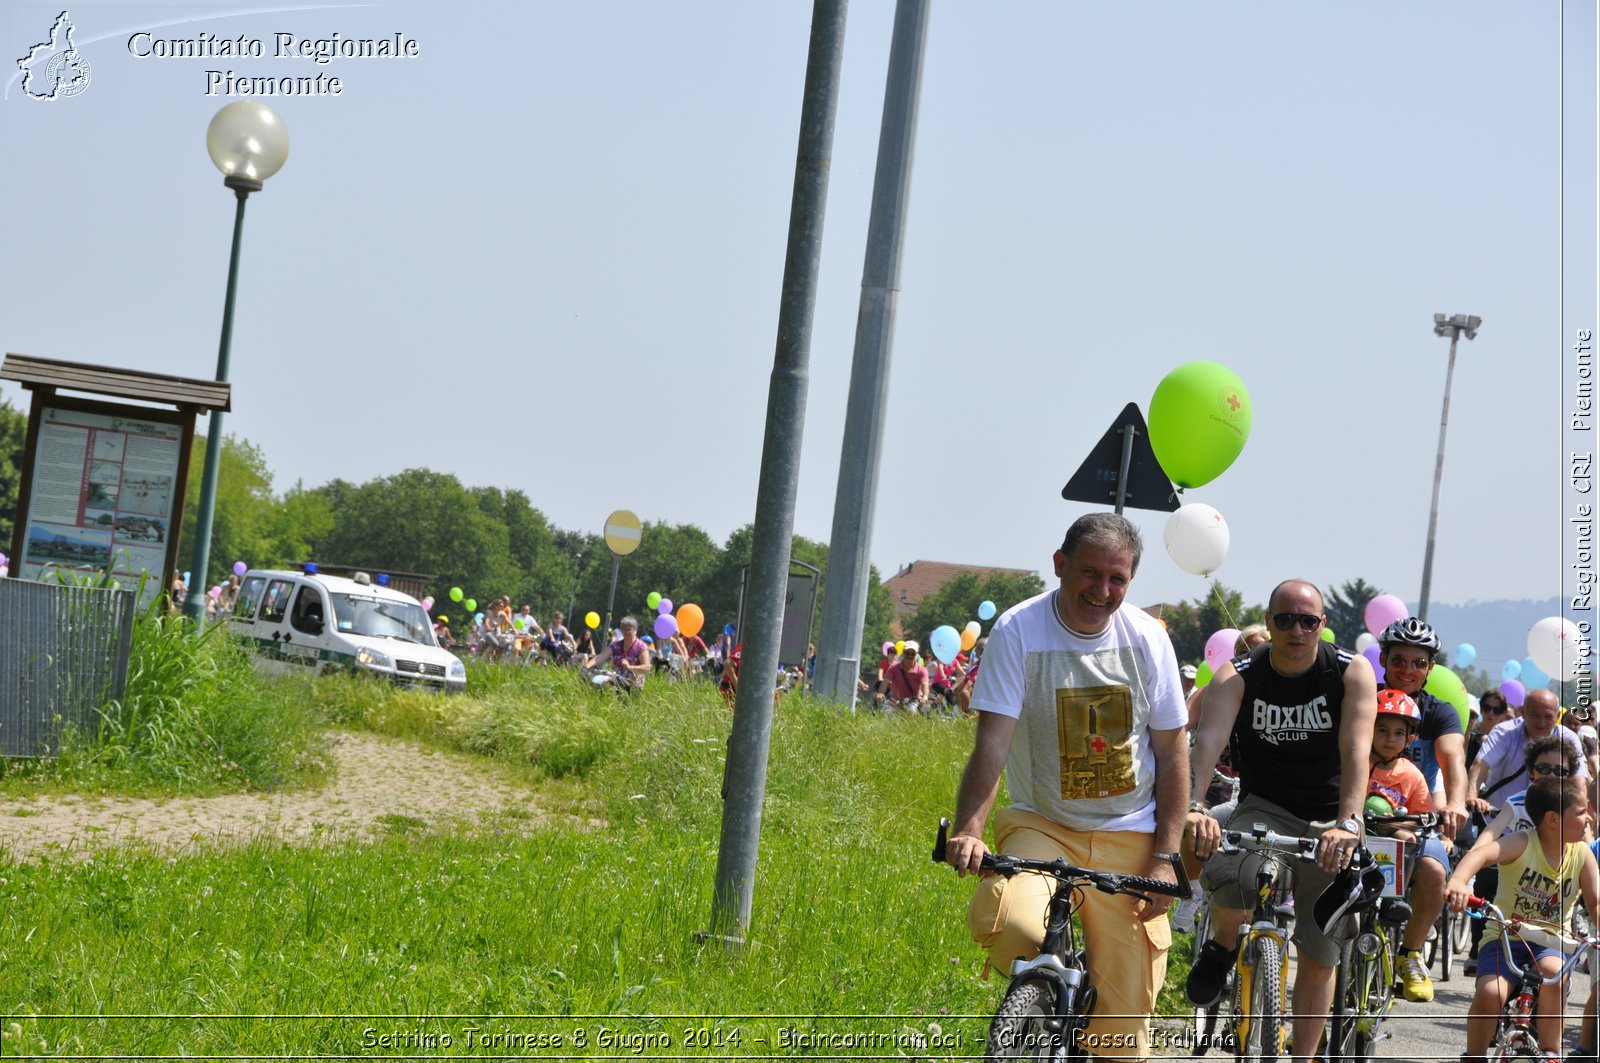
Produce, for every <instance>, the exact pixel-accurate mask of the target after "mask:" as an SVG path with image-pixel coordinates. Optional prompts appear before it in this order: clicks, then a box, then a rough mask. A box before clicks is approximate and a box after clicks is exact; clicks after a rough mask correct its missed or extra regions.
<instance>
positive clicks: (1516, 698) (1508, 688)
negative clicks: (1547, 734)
mask: <svg viewBox="0 0 1600 1063" xmlns="http://www.w3.org/2000/svg"><path fill="white" fill-rule="evenodd" d="M1500 693H1501V694H1502V695H1504V697H1505V699H1506V704H1507V705H1515V706H1516V707H1517V708H1519V709H1520V708H1521V707H1522V702H1523V701H1524V700H1525V699H1526V698H1527V696H1528V690H1527V688H1526V687H1524V686H1523V685H1522V680H1520V679H1507V680H1506V681H1505V682H1504V683H1501V684H1500Z"/></svg>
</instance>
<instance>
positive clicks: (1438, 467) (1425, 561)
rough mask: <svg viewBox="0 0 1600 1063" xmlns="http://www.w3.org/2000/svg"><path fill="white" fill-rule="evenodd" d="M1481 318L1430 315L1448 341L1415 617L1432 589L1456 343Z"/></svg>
mask: <svg viewBox="0 0 1600 1063" xmlns="http://www.w3.org/2000/svg"><path fill="white" fill-rule="evenodd" d="M1481 324H1483V318H1481V317H1478V316H1477V315H1476V314H1473V315H1470V316H1469V315H1467V314H1456V315H1455V316H1454V317H1449V318H1447V317H1445V316H1444V315H1443V314H1434V315H1433V334H1434V335H1435V336H1449V337H1450V362H1449V364H1448V365H1447V366H1446V368H1445V371H1444V408H1443V409H1442V410H1441V411H1440V413H1439V456H1438V458H1437V459H1436V460H1435V461H1434V463H1433V504H1432V505H1431V506H1429V508H1428V546H1427V549H1426V550H1425V551H1423V554H1422V595H1421V597H1420V598H1419V599H1418V601H1417V616H1418V617H1419V618H1420V619H1423V620H1426V619H1428V592H1429V591H1430V590H1431V589H1432V587H1433V538H1434V533H1435V532H1437V531H1438V530H1439V481H1440V480H1441V479H1442V478H1443V477H1444V432H1445V428H1446V427H1447V426H1448V425H1449V423H1450V381H1451V380H1452V379H1453V378H1454V377H1455V374H1456V343H1457V342H1458V341H1459V340H1460V339H1461V335H1462V333H1465V334H1466V337H1467V339H1469V340H1470V339H1473V338H1475V337H1476V336H1477V335H1478V326H1479V325H1481Z"/></svg>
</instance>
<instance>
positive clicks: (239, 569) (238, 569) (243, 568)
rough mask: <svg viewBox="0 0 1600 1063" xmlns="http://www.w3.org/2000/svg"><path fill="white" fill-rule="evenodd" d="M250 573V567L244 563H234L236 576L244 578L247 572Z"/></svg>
mask: <svg viewBox="0 0 1600 1063" xmlns="http://www.w3.org/2000/svg"><path fill="white" fill-rule="evenodd" d="M249 571H250V566H249V565H247V564H245V563H244V562H243V561H235V562H234V563H233V574H234V575H235V576H242V575H244V574H245V573H246V572H249Z"/></svg>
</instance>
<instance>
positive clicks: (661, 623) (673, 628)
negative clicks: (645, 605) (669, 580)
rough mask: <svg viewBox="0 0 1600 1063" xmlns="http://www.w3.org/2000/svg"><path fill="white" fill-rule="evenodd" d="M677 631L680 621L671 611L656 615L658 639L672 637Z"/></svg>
mask: <svg viewBox="0 0 1600 1063" xmlns="http://www.w3.org/2000/svg"><path fill="white" fill-rule="evenodd" d="M661 600H662V601H666V599H665V598H663V599H661ZM677 633H678V622H677V621H676V620H675V619H673V616H672V614H671V613H662V614H661V615H660V616H658V617H656V638H658V639H670V638H671V637H672V636H674V635H676V634H677Z"/></svg>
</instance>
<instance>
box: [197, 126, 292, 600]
mask: <svg viewBox="0 0 1600 1063" xmlns="http://www.w3.org/2000/svg"><path fill="white" fill-rule="evenodd" d="M206 151H207V152H209V153H210V154H211V161H212V162H213V163H214V164H215V165H216V167H217V169H219V170H221V171H222V183H223V184H224V185H225V186H227V187H228V188H231V189H233V194H234V198H235V199H236V200H237V201H238V204H237V206H236V207H235V208H234V213H233V253H232V255H231V256H230V257H229V259H228V294H227V296H226V298H225V299H224V300H223V303H222V342H221V343H220V344H219V345H218V347H217V379H218V380H219V381H225V380H227V379H228V345H229V344H230V342H231V341H232V339H233V293H234V290H235V287H236V285H237V282H238V279H239V232H240V230H241V229H242V228H243V227H244V201H245V199H246V197H248V196H249V195H250V193H251V192H259V191H261V186H262V183H263V182H265V181H266V179H267V178H269V177H271V176H272V175H273V174H275V173H277V172H278V171H279V170H280V169H282V168H283V163H284V160H285V159H287V158H288V157H289V131H288V130H287V129H285V128H284V126H283V119H281V118H279V117H278V113H277V112H276V111H274V110H273V109H272V108H271V107H268V106H267V105H266V104H264V103H257V102H255V101H254V100H240V101H239V102H238V103H230V104H228V105H227V106H226V107H224V108H223V109H222V110H220V111H218V112H217V113H216V115H215V116H214V117H213V118H212V119H211V125H210V126H209V127H208V128H207V129H206ZM221 457H222V411H221V410H215V409H214V410H212V411H211V428H210V431H209V433H208V434H207V436H206V466H205V476H204V478H203V479H202V480H201V481H200V502H199V505H198V507H197V513H196V517H195V525H194V561H193V563H192V564H190V566H189V573H190V579H191V580H199V583H200V585H199V586H198V587H190V588H189V595H188V597H187V598H186V599H185V600H184V603H183V611H184V612H185V613H186V614H188V615H189V617H190V618H191V619H193V620H194V621H195V623H196V624H203V623H204V622H205V615H206V614H205V600H206V593H205V584H206V567H207V566H208V565H209V564H210V562H211V516H212V511H213V510H215V508H216V503H217V466H218V463H219V462H220V460H221ZM197 592H198V593H197Z"/></svg>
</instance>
